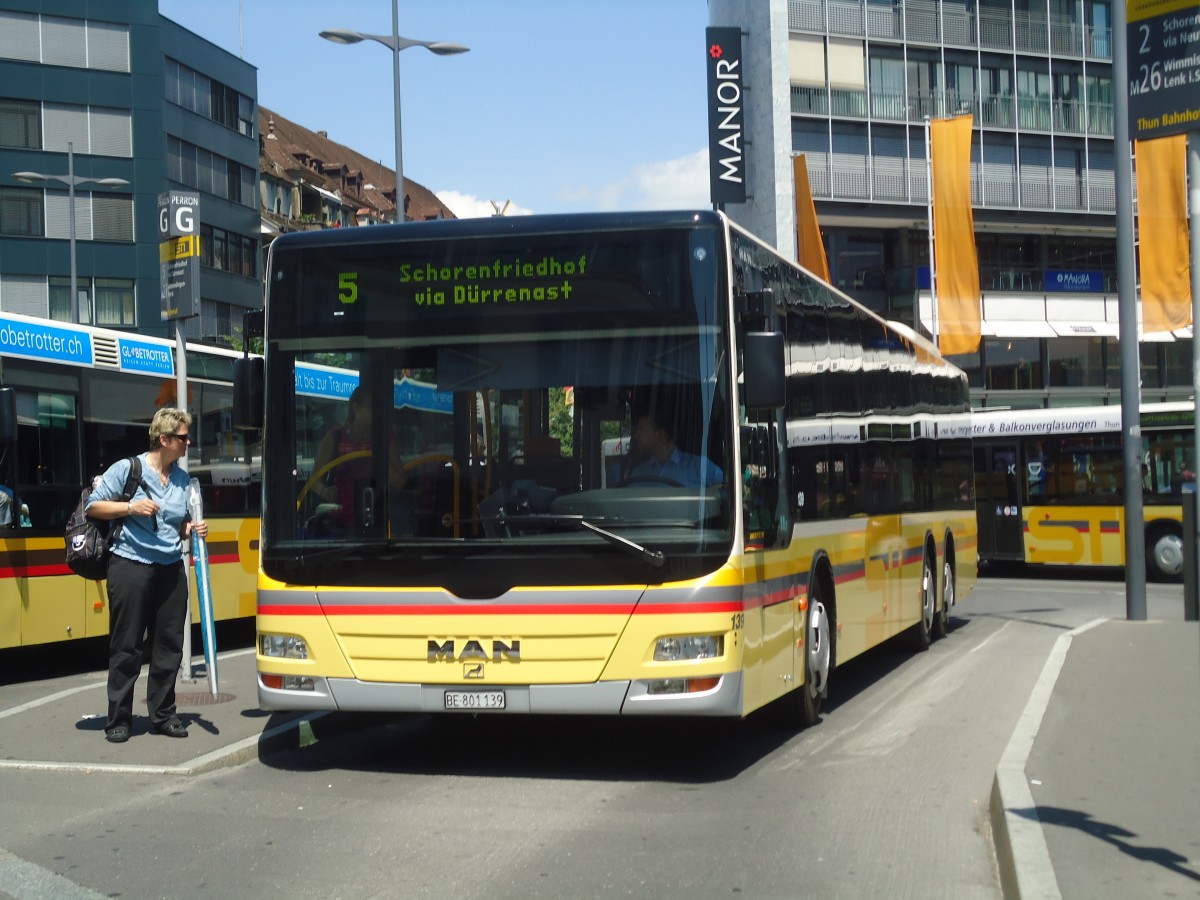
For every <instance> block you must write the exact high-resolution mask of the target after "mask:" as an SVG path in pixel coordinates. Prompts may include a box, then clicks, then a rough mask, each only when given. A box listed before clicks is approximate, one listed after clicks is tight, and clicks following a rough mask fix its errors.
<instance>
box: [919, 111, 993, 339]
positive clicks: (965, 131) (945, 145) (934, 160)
mask: <svg viewBox="0 0 1200 900" xmlns="http://www.w3.org/2000/svg"><path fill="white" fill-rule="evenodd" d="M929 143H930V161H931V166H932V170H933V185H932V187H933V235H934V267H935V269H936V271H937V318H938V349H939V350H941V352H942V353H943V354H945V355H947V356H950V355H953V354H956V353H974V352H976V351H977V350H978V349H979V336H980V328H981V322H980V314H979V260H978V257H977V256H976V253H975V215H974V213H973V212H972V210H971V116H969V115H967V116H956V117H955V118H953V119H934V120H933V121H931V122H930V123H929Z"/></svg>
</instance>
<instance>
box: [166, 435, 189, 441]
mask: <svg viewBox="0 0 1200 900" xmlns="http://www.w3.org/2000/svg"><path fill="white" fill-rule="evenodd" d="M163 437H168V438H175V440H177V441H191V439H192V436H191V435H190V434H164V435H163Z"/></svg>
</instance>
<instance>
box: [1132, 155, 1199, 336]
mask: <svg viewBox="0 0 1200 900" xmlns="http://www.w3.org/2000/svg"><path fill="white" fill-rule="evenodd" d="M1133 146H1134V158H1135V159H1136V160H1137V189H1138V203H1137V208H1138V259H1139V261H1140V263H1141V275H1142V331H1143V332H1145V333H1147V334H1151V333H1153V332H1156V331H1174V330H1175V329H1177V328H1186V327H1187V326H1188V325H1190V324H1192V285H1191V277H1192V268H1191V260H1190V258H1189V252H1188V248H1189V244H1188V217H1187V201H1186V196H1185V195H1186V191H1187V135H1185V134H1177V135H1173V136H1171V137H1164V138H1156V139H1155V140H1152V141H1134V142H1133Z"/></svg>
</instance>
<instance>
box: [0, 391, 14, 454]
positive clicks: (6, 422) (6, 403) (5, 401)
mask: <svg viewBox="0 0 1200 900" xmlns="http://www.w3.org/2000/svg"><path fill="white" fill-rule="evenodd" d="M16 439H17V392H16V391H14V390H13V389H12V388H10V387H0V444H11V443H12V442H13V441H15V440H16Z"/></svg>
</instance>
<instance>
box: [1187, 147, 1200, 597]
mask: <svg viewBox="0 0 1200 900" xmlns="http://www.w3.org/2000/svg"><path fill="white" fill-rule="evenodd" d="M1187 172H1188V229H1189V231H1190V232H1191V235H1190V237H1189V245H1190V249H1191V260H1192V262H1191V265H1192V278H1191V281H1192V404H1193V405H1194V406H1196V410H1195V413H1194V421H1195V431H1194V432H1193V434H1192V471H1193V472H1200V443H1197V441H1200V405H1196V400H1197V398H1200V131H1191V132H1188V136H1187ZM1192 485H1193V487H1195V488H1196V489H1198V490H1200V481H1193V482H1192ZM1195 499H1196V500H1197V501H1200V497H1196V498H1195ZM1192 521H1193V522H1194V523H1195V530H1194V532H1193V533H1192V534H1190V535H1187V536H1185V537H1184V540H1189V541H1191V542H1192V547H1193V548H1194V549H1195V550H1196V551H1197V552H1200V509H1197V511H1196V515H1194V516H1193V517H1192ZM1187 558H1188V554H1184V559H1187ZM1191 559H1192V560H1196V559H1200V556H1195V555H1192V556H1191ZM1188 612H1190V609H1189V610H1188ZM1184 618H1189V616H1187V615H1185V616H1184Z"/></svg>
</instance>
